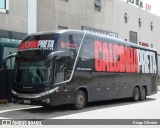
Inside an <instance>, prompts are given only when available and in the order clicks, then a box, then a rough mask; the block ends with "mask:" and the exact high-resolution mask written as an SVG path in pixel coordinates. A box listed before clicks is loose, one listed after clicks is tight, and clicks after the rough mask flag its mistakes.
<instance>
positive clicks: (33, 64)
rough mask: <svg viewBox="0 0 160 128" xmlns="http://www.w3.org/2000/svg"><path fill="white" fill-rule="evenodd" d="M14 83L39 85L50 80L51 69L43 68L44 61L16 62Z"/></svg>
mask: <svg viewBox="0 0 160 128" xmlns="http://www.w3.org/2000/svg"><path fill="white" fill-rule="evenodd" d="M15 70H16V83H20V84H22V85H23V84H24V85H27V84H40V83H48V82H50V80H51V67H46V66H45V61H27V62H26V61H25V62H21V61H17V62H16V64H15Z"/></svg>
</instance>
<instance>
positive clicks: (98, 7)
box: [94, 0, 102, 12]
mask: <svg viewBox="0 0 160 128" xmlns="http://www.w3.org/2000/svg"><path fill="white" fill-rule="evenodd" d="M94 7H95V10H96V11H98V12H100V11H101V8H102V4H101V0H95V2H94Z"/></svg>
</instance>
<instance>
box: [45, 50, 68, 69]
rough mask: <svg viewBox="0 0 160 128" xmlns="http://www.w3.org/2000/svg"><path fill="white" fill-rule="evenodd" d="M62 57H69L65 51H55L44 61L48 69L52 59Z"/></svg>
mask: <svg viewBox="0 0 160 128" xmlns="http://www.w3.org/2000/svg"><path fill="white" fill-rule="evenodd" d="M62 56H69V54H68V53H67V52H65V51H56V52H52V53H50V54H49V55H48V56H47V60H46V66H47V67H48V66H49V65H50V63H51V61H53V59H55V60H57V59H59V58H61V57H62Z"/></svg>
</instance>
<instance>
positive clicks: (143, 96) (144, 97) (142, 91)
mask: <svg viewBox="0 0 160 128" xmlns="http://www.w3.org/2000/svg"><path fill="white" fill-rule="evenodd" d="M146 95H147V90H146V88H145V87H142V89H141V92H140V100H141V101H143V100H145V99H146Z"/></svg>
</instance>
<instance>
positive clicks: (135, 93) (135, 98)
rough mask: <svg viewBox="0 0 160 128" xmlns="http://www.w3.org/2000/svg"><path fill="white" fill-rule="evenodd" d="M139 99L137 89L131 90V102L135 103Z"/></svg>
mask: <svg viewBox="0 0 160 128" xmlns="http://www.w3.org/2000/svg"><path fill="white" fill-rule="evenodd" d="M139 99H140V91H139V88H138V87H135V88H134V90H133V96H132V101H134V102H136V101H138V100H139Z"/></svg>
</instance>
